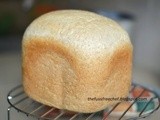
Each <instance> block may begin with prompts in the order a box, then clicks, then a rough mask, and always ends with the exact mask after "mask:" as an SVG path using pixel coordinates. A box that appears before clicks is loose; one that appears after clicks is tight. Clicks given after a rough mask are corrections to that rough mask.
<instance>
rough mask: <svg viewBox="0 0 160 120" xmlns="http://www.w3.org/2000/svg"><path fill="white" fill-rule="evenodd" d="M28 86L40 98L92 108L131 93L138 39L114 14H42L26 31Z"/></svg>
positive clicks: (62, 106)
mask: <svg viewBox="0 0 160 120" xmlns="http://www.w3.org/2000/svg"><path fill="white" fill-rule="evenodd" d="M22 44H23V45H22V46H23V48H22V49H23V55H22V57H23V62H22V68H23V86H24V90H25V92H26V93H27V94H28V96H30V97H31V98H33V99H34V100H36V101H38V102H40V103H43V104H46V105H49V106H54V107H56V108H59V109H67V110H71V111H76V112H83V113H90V112H96V111H99V110H102V109H104V108H106V107H107V106H109V105H112V104H115V103H117V102H118V101H109V100H104V99H103V100H98V101H96V100H95V99H94V100H91V99H90V100H89V99H88V98H95V97H96V98H97V99H99V98H113V97H114V98H116V97H126V96H127V95H128V92H129V88H130V85H131V68H132V45H131V42H130V39H129V37H128V34H127V33H126V32H125V31H124V30H123V29H122V28H121V27H120V26H119V25H118V24H117V23H116V22H114V21H113V20H111V19H109V18H106V17H103V16H100V15H97V14H95V13H92V12H87V11H81V10H60V11H55V12H50V13H47V14H45V15H42V16H40V17H39V18H37V19H36V20H35V21H33V22H32V23H31V25H30V26H29V27H28V28H27V29H26V31H25V34H24V36H23V43H22Z"/></svg>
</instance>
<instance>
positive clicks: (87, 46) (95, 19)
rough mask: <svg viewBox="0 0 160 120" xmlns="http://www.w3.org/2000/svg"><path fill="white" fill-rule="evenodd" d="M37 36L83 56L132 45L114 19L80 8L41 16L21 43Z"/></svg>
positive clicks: (29, 28) (30, 27) (28, 29)
mask: <svg viewBox="0 0 160 120" xmlns="http://www.w3.org/2000/svg"><path fill="white" fill-rule="evenodd" d="M39 38H40V39H41V40H46V41H47V40H48V41H54V42H56V43H58V44H61V45H63V46H64V45H65V47H67V48H68V47H69V48H70V50H71V52H77V53H83V56H84V57H88V56H90V57H92V56H93V55H95V56H97V57H99V55H103V54H104V52H106V51H108V53H107V54H109V53H112V52H114V50H116V49H117V47H119V46H121V45H122V47H123V45H126V44H129V45H131V43H130V39H129V37H128V34H127V33H126V32H125V30H123V29H122V28H121V27H120V26H119V25H118V24H117V23H116V22H114V21H113V20H111V19H109V18H106V17H103V16H100V15H98V14H95V13H93V12H88V11H83V10H59V11H53V12H50V13H47V14H44V15H42V16H40V17H39V18H37V19H36V20H34V21H33V22H32V23H31V24H30V25H29V27H28V28H27V29H26V31H25V34H24V37H23V42H27V41H30V40H35V39H39ZM95 56H94V57H95Z"/></svg>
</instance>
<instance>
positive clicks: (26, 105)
mask: <svg viewBox="0 0 160 120" xmlns="http://www.w3.org/2000/svg"><path fill="white" fill-rule="evenodd" d="M137 87H140V88H142V89H143V90H142V91H141V93H139V95H138V97H136V98H135V100H134V101H133V102H132V104H131V105H130V106H128V107H127V108H126V109H125V110H124V111H123V112H122V114H121V115H118V116H116V120H122V119H127V120H136V119H140V118H145V117H147V116H149V115H151V114H152V113H154V112H155V111H156V110H158V109H159V107H160V98H159V96H158V95H157V94H156V93H155V92H154V91H152V90H150V89H148V88H145V87H143V86H140V85H138V84H132V87H131V90H130V93H131V92H132V91H133V90H135V89H136V88H137ZM145 91H149V92H151V93H152V94H153V96H152V97H151V98H150V99H149V100H148V101H147V103H146V104H145V106H144V107H143V109H142V110H141V111H140V112H138V113H136V114H134V115H132V116H128V115H127V114H128V113H129V110H130V109H131V107H132V106H133V105H134V104H136V102H137V100H138V99H139V98H140V97H141V96H142V95H143V94H144V93H145ZM7 100H8V103H9V104H10V106H9V107H8V120H11V118H12V117H11V115H10V112H11V109H12V108H14V109H15V110H17V111H18V112H21V113H24V114H26V115H27V116H32V117H34V118H37V119H40V120H41V119H42V120H91V119H92V120H109V118H110V117H112V116H114V114H113V113H114V110H115V109H116V108H117V107H118V106H119V105H120V104H122V102H119V103H117V104H116V105H114V106H112V107H109V108H106V109H105V110H102V111H100V112H95V113H88V114H84V113H74V112H69V111H66V110H60V109H57V108H54V107H49V106H46V105H43V104H41V103H38V102H36V101H34V100H32V99H31V98H29V97H28V96H27V95H26V94H25V92H24V91H23V87H22V85H19V86H17V87H15V88H13V89H12V90H11V91H10V92H9V93H8V96H7ZM152 101H156V103H157V105H156V106H155V107H154V109H152V110H150V111H146V108H147V107H148V105H149V104H150V103H151V102H152Z"/></svg>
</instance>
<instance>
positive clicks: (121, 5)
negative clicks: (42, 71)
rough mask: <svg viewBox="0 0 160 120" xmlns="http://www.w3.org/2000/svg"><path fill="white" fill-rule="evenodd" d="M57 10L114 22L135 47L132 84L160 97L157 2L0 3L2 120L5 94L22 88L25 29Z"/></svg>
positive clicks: (159, 6) (15, 0) (159, 3)
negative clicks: (84, 12)
mask: <svg viewBox="0 0 160 120" xmlns="http://www.w3.org/2000/svg"><path fill="white" fill-rule="evenodd" d="M59 9H82V10H89V11H93V12H96V13H98V14H101V15H104V16H107V17H110V18H112V19H114V20H116V21H117V22H118V23H119V24H120V25H121V26H122V27H123V28H124V29H126V30H127V31H128V33H129V35H130V37H131V41H132V44H133V47H134V59H133V64H134V65H133V81H134V82H136V83H139V84H142V85H144V86H147V87H149V88H151V89H153V90H155V91H156V92H157V93H159V94H160V79H159V78H160V37H159V36H160V1H159V0H0V109H1V111H2V112H0V118H1V117H2V118H1V119H6V116H7V114H6V111H5V110H4V108H5V109H6V110H7V107H8V104H7V102H6V96H7V93H8V92H9V90H10V89H11V88H13V87H15V86H16V85H19V84H21V41H22V37H23V33H24V31H25V29H26V27H27V26H28V25H29V24H30V23H31V22H32V21H33V20H34V19H35V18H37V17H38V16H40V15H42V14H44V13H46V12H49V11H54V10H59ZM159 113H160V112H159ZM155 120H156V119H155Z"/></svg>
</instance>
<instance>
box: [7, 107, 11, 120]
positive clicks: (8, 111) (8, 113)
mask: <svg viewBox="0 0 160 120" xmlns="http://www.w3.org/2000/svg"><path fill="white" fill-rule="evenodd" d="M10 110H11V107H8V109H7V116H8V120H10Z"/></svg>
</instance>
